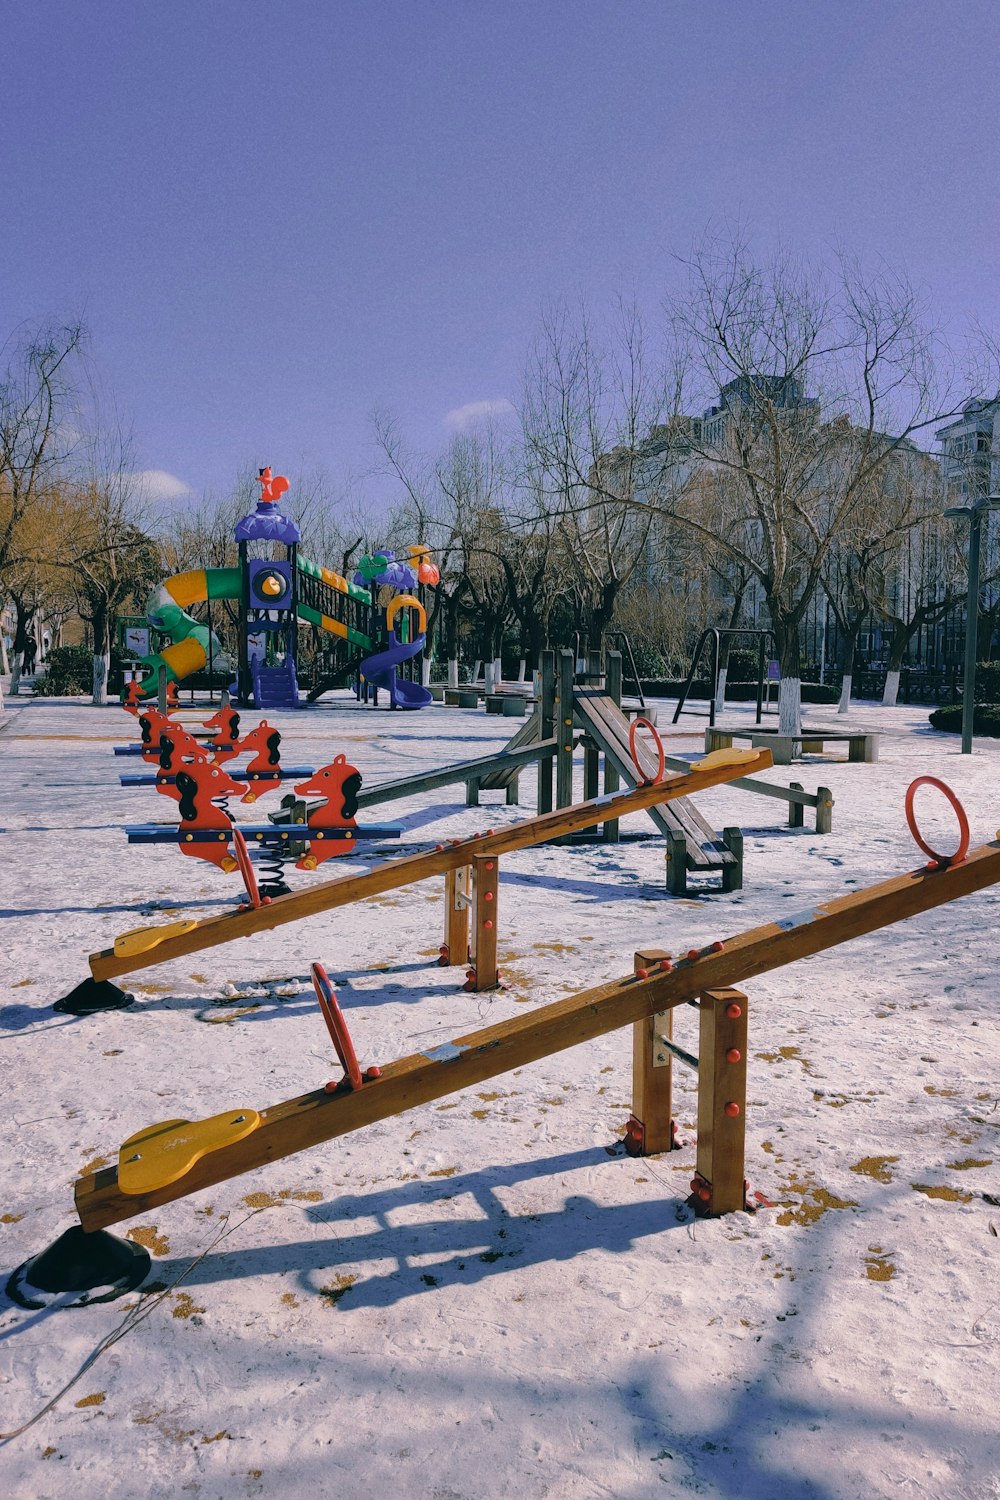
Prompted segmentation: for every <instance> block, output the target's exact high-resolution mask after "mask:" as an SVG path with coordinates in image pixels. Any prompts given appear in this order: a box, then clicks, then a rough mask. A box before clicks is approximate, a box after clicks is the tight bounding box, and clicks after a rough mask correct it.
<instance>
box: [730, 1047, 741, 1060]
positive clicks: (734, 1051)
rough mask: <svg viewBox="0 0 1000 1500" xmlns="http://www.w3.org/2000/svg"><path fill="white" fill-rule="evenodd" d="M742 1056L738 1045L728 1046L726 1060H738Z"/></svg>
mask: <svg viewBox="0 0 1000 1500" xmlns="http://www.w3.org/2000/svg"><path fill="white" fill-rule="evenodd" d="M742 1056H743V1054H742V1052H741V1051H740V1049H739V1047H730V1049H729V1051H728V1052H727V1053H726V1062H731V1063H736V1062H739V1060H740V1058H741V1057H742Z"/></svg>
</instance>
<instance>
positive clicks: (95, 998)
mask: <svg viewBox="0 0 1000 1500" xmlns="http://www.w3.org/2000/svg"><path fill="white" fill-rule="evenodd" d="M134 1003H135V996H134V995H130V994H129V993H128V992H127V990H120V989H119V988H118V986H117V985H116V984H112V983H111V980H110V979H84V980H82V981H81V982H80V983H79V984H78V985H77V987H76V989H75V990H70V992H69V994H68V995H65V996H64V997H63V998H62V1000H57V1001H56V1003H55V1005H53V1007H52V1009H53V1010H61V1011H64V1012H65V1013H66V1014H67V1015H69V1016H92V1015H94V1014H95V1013H96V1012H97V1011H100V1010H124V1009H125V1007H126V1005H134Z"/></svg>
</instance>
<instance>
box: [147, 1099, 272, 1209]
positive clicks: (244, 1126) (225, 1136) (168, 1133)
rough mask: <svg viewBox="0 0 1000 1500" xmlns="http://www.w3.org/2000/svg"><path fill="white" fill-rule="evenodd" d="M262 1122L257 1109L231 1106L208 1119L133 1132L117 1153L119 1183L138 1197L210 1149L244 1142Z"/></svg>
mask: <svg viewBox="0 0 1000 1500" xmlns="http://www.w3.org/2000/svg"><path fill="white" fill-rule="evenodd" d="M259 1124H260V1115H259V1114H258V1112H257V1111H256V1110H255V1109H230V1110H227V1111H226V1113H225V1114H223V1115H212V1117H211V1118H210V1119H208V1120H163V1121H161V1123H160V1124H159V1125H146V1126H144V1127H143V1129H142V1130H138V1131H136V1133H135V1135H130V1136H129V1138H128V1140H127V1141H125V1142H124V1143H123V1145H122V1148H121V1150H120V1151H119V1153H118V1186H119V1187H120V1188H121V1190H122V1192H123V1193H129V1194H131V1195H135V1196H138V1195H140V1194H142V1193H153V1192H156V1190H157V1189H158V1188H162V1187H166V1186H167V1185H168V1184H169V1183H171V1182H177V1180H178V1179H179V1178H181V1177H183V1176H184V1174H185V1173H186V1172H189V1171H190V1170H191V1168H192V1167H193V1166H194V1164H195V1162H196V1161H200V1159H201V1158H202V1157H203V1156H207V1155H208V1153H209V1152H210V1151H218V1149H219V1147H220V1146H231V1145H233V1144H234V1142H236V1141H242V1140H243V1138H244V1137H245V1136H248V1135H250V1134H251V1132H252V1131H254V1130H256V1129H257V1126H258V1125H259Z"/></svg>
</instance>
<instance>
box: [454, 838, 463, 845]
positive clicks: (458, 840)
mask: <svg viewBox="0 0 1000 1500" xmlns="http://www.w3.org/2000/svg"><path fill="white" fill-rule="evenodd" d="M461 842H462V840H461V839H452V843H453V844H460V843H461Z"/></svg>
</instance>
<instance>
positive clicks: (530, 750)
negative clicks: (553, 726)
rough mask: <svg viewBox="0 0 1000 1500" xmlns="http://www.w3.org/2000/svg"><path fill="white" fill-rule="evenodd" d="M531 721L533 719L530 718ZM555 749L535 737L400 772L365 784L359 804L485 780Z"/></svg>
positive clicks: (373, 805) (539, 758) (550, 752)
mask: <svg viewBox="0 0 1000 1500" xmlns="http://www.w3.org/2000/svg"><path fill="white" fill-rule="evenodd" d="M528 722H529V724H530V723H531V721H530V720H529V721H528ZM555 753H556V741H555V740H554V739H549V740H536V741H535V743H533V744H528V745H525V744H523V743H522V744H521V745H520V746H515V747H513V748H511V747H510V746H507V747H506V748H505V749H503V750H498V751H497V752H496V754H494V755H478V756H476V757H475V758H474V759H472V760H463V761H457V762H456V763H455V764H454V765H451V766H443V767H441V769H440V770H437V771H418V772H417V773H416V775H414V776H400V777H397V778H396V779H394V780H393V781H383V782H380V784H379V785H378V786H373V787H367V788H363V789H362V790H361V791H360V792H359V793H358V806H359V807H376V806H377V805H378V804H379V803H380V802H393V801H397V800H398V799H399V798H400V797H412V796H415V795H416V794H417V793H418V792H430V791H433V790H434V789H435V787H439V786H449V785H450V784H451V783H452V782H457V781H469V780H477V779H478V780H482V779H483V778H484V777H486V776H488V775H492V774H500V773H502V772H504V771H511V770H515V769H516V768H517V767H518V766H528V765H531V763H532V762H533V761H536V760H542V759H545V758H546V757H551V756H553V755H555Z"/></svg>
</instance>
